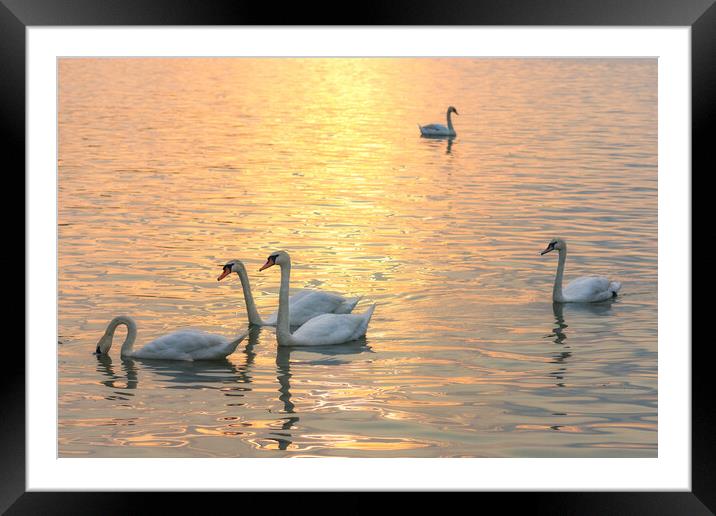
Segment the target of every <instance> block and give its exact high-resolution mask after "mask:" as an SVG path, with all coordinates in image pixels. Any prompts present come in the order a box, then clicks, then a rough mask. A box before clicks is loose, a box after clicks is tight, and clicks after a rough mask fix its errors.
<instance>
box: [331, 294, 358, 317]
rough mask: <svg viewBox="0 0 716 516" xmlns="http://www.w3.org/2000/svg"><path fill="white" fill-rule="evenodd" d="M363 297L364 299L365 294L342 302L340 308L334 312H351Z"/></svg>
mask: <svg viewBox="0 0 716 516" xmlns="http://www.w3.org/2000/svg"><path fill="white" fill-rule="evenodd" d="M361 299H363V296H358V297H351V298H348V299H346V300H345V301H343V303H341V304H340V306H338V308H336V311H335V312H333V313H335V314H349V313H351V312H352V311H353V309H354V308H355V307H356V305H357V304H358V301H360V300H361Z"/></svg>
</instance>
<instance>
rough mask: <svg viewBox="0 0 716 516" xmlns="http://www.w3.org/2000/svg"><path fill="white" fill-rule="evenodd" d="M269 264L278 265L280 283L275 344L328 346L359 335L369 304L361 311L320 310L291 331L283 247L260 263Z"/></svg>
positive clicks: (288, 261)
mask: <svg viewBox="0 0 716 516" xmlns="http://www.w3.org/2000/svg"><path fill="white" fill-rule="evenodd" d="M273 265H279V266H280V267H281V287H280V290H279V303H278V320H277V325H276V340H277V341H278V344H279V346H328V345H333V344H343V343H345V342H350V341H352V340H356V339H359V338H361V337H363V336H364V335H365V333H366V331H367V330H368V323H369V322H370V318H371V316H372V315H373V311H374V310H375V305H372V306H371V307H370V308H368V310H366V311H365V312H364V313H362V314H335V313H332V314H322V315H319V316H317V317H314V318H312V319H309V320H308V321H306V322H305V323H304V324H303V325H302V326H301V327H300V328H298V329H297V330H296V331H295V332H294V333H291V330H290V327H289V323H288V322H289V320H290V319H291V314H290V310H292V307H290V306H289V303H288V289H289V282H290V276H291V258H290V257H289V255H288V253H286V252H285V251H280V252H277V253H274V254H272V255H271V256H269V257H268V260H267V261H266V263H265V264H264V266H263V267H261V269H260V270H264V269H266V268H268V267H272V266H273Z"/></svg>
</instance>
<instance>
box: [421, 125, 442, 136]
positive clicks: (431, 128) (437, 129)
mask: <svg viewBox="0 0 716 516" xmlns="http://www.w3.org/2000/svg"><path fill="white" fill-rule="evenodd" d="M420 130H421V131H422V133H423V134H431V133H447V132H448V128H447V127H445V126H444V125H440V124H428V125H424V126H422V127H421V128H420Z"/></svg>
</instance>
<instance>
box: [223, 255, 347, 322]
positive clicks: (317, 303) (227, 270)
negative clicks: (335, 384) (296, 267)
mask: <svg viewBox="0 0 716 516" xmlns="http://www.w3.org/2000/svg"><path fill="white" fill-rule="evenodd" d="M232 272H235V273H236V274H237V275H238V276H239V279H240V280H241V287H242V288H243V289H244V301H245V302H246V312H247V313H248V315H249V324H254V325H257V326H276V321H277V320H278V312H274V313H272V314H271V315H269V316H268V317H267V318H266V320H263V319H261V316H260V315H259V312H258V310H256V304H255V303H254V296H253V294H251V285H250V284H249V277H248V275H247V274H246V267H245V266H244V264H243V263H242V262H241V260H231V261H230V262H227V263H226V265H224V267H223V272H222V273H221V275H220V276H219V277H218V278H217V281H221V280H222V279H224V278H225V277H226V276H228V275H229V274H231V273H232ZM359 300H360V296H359V297H350V298H346V297H343V296H339V295H338V294H331V293H329V292H320V291H317V290H301V291H300V292H298V293H296V294H294V295H293V296H291V297H290V298H289V299H288V304H289V306H290V308H291V318H290V319H289V325H290V326H301V325H302V324H304V323H305V322H306V321H308V320H309V319H312V318H313V317H316V316H317V315H321V314H330V313H335V314H349V313H351V312H352V311H353V308H355V306H356V304H358V301H359Z"/></svg>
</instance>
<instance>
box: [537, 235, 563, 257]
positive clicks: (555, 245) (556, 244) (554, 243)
mask: <svg viewBox="0 0 716 516" xmlns="http://www.w3.org/2000/svg"><path fill="white" fill-rule="evenodd" d="M566 246H567V244H566V243H565V242H564V240H562V239H561V238H553V239H552V240H550V241H549V244H547V247H545V249H544V251H542V252H541V253H540V256H542V255H543V254H547V253H549V252H551V251H554V250H555V249H556V250H557V251H561V250H562V249H564V248H565V247H566Z"/></svg>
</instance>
